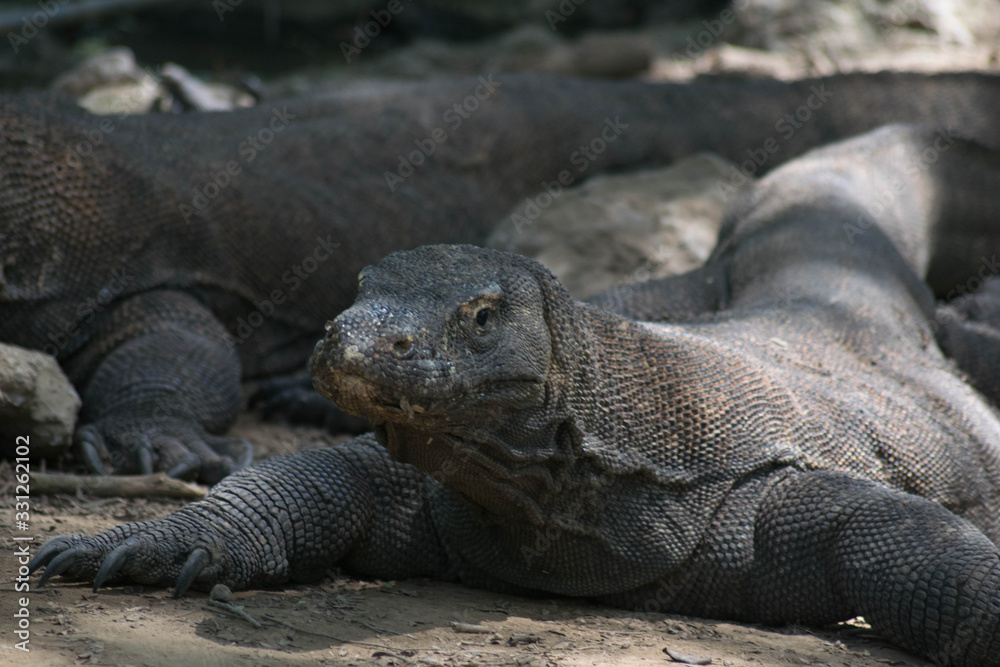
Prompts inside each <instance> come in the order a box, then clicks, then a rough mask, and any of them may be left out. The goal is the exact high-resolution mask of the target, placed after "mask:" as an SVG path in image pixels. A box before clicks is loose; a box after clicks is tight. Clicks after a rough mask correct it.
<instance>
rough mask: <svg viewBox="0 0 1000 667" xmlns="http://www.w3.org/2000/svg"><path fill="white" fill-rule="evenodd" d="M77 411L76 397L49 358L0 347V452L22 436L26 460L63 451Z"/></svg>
mask: <svg viewBox="0 0 1000 667" xmlns="http://www.w3.org/2000/svg"><path fill="white" fill-rule="evenodd" d="M79 410H80V397H79V396H78V395H77V393H76V390H75V389H74V388H73V385H72V384H70V381H69V380H68V379H66V376H65V375H64V374H63V372H62V370H61V369H60V368H59V364H58V363H57V362H56V360H55V358H54V357H52V356H50V355H47V354H43V353H41V352H36V351H35V350H26V349H24V348H21V347H16V346H13V345H6V344H3V343H0V441H2V443H3V447H0V452H3V451H6V450H8V449H10V448H11V446H13V443H14V439H15V438H17V437H18V436H24V435H26V436H29V437H30V438H31V453H32V456H35V455H38V456H43V457H44V456H52V455H54V454H58V453H60V452H63V451H65V450H66V449H67V448H68V447H69V446H70V444H71V443H72V442H73V427H74V425H75V423H76V414H77V412H78V411H79Z"/></svg>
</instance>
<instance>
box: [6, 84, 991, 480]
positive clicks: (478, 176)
mask: <svg viewBox="0 0 1000 667" xmlns="http://www.w3.org/2000/svg"><path fill="white" fill-rule="evenodd" d="M998 108H1000V77H998V76H991V75H984V74H942V75H937V76H921V75H910V74H890V73H886V74H875V75H872V74H845V75H839V76H833V77H827V78H818V79H810V80H804V81H797V82H779V81H727V80H720V81H703V82H695V83H692V84H689V85H679V84H662V85H652V84H642V83H637V82H624V83H608V82H597V81H589V82H588V81H574V80H570V79H558V78H550V77H539V76H531V75H516V76H515V75H498V76H496V77H485V76H484V77H481V78H470V79H458V80H450V81H439V82H421V83H417V84H378V85H372V86H369V87H366V88H361V89H351V90H345V91H342V92H338V93H336V94H333V95H328V96H322V97H307V98H302V99H297V100H284V101H280V102H274V103H265V104H262V105H261V106H259V107H258V108H254V109H246V110H241V111H235V112H232V113H198V114H185V115H181V116H163V115H160V116H157V115H151V116H137V117H126V118H118V117H104V118H101V117H98V116H93V115H90V114H87V113H85V112H83V111H82V110H80V109H78V108H76V107H75V105H73V104H72V103H71V102H70V101H67V100H63V99H61V98H58V97H52V96H50V95H37V96H10V97H0V340H2V341H4V342H7V343H14V344H17V345H21V346H23V347H29V348H34V349H41V350H45V351H48V352H51V353H53V354H55V355H56V356H57V357H58V359H59V362H60V364H62V366H63V368H64V369H65V370H66V372H67V374H68V375H69V376H70V379H71V380H72V381H73V382H74V384H75V385H76V386H77V388H78V389H79V391H80V394H81V397H82V398H83V409H82V412H81V414H80V425H79V427H78V429H77V443H78V444H79V445H80V451H81V453H82V454H83V455H84V458H85V460H86V461H87V462H88V463H89V464H90V467H91V468H92V469H93V470H94V471H95V472H101V473H104V472H115V473H130V472H132V473H134V472H143V473H145V472H150V471H152V470H165V471H168V472H169V473H170V474H172V475H177V476H185V477H197V478H198V479H199V480H201V481H203V482H207V483H212V482H215V481H218V480H219V479H220V478H221V477H223V476H225V475H226V474H228V473H229V472H231V471H232V470H234V469H236V468H239V467H240V466H241V465H242V464H243V462H244V461H245V460H246V459H247V456H248V455H249V452H250V450H249V446H248V444H247V443H245V442H242V441H240V440H238V439H235V438H225V437H222V436H221V435H220V434H222V433H224V431H225V430H226V429H227V428H228V426H229V425H230V424H231V423H232V421H233V420H234V419H235V417H236V415H237V413H238V411H239V409H240V404H241V393H240V389H241V388H240V381H241V379H243V378H254V377H258V378H259V377H265V376H275V375H280V374H286V373H292V372H294V371H297V370H300V369H303V368H304V366H305V362H306V360H307V359H308V357H309V353H310V351H311V349H312V345H313V343H314V341H315V340H316V339H317V338H318V337H319V336H320V335H321V334H322V327H323V322H324V321H325V320H326V319H327V318H329V317H331V316H332V315H333V314H336V313H338V312H340V311H341V310H343V309H345V308H347V307H348V306H349V305H350V304H351V299H352V298H353V289H354V282H355V276H356V275H357V273H358V271H359V270H360V269H361V268H362V267H363V266H365V265H366V264H371V263H373V262H375V261H378V260H379V259H380V258H382V257H383V256H385V255H386V254H388V253H389V252H391V251H393V250H399V249H406V248H413V247H416V246H418V245H422V244H425V243H478V242H482V241H483V240H485V238H486V236H487V234H488V232H489V231H490V228H491V227H492V225H493V224H494V223H495V222H496V221H497V220H499V218H500V216H502V215H504V214H505V213H506V212H508V211H509V210H510V208H511V207H512V206H514V205H515V204H516V203H517V202H518V201H521V200H522V198H524V197H529V196H530V197H534V196H535V195H537V194H538V193H539V192H547V190H546V188H547V187H548V188H551V187H553V186H552V184H555V187H558V188H561V187H563V186H564V185H565V184H566V183H567V182H568V181H572V182H573V183H577V182H580V181H582V180H583V179H584V178H586V177H588V176H590V175H591V174H593V173H595V172H597V171H600V170H608V169H622V168H635V167H637V166H639V165H642V164H655V163H659V164H666V163H669V162H671V161H673V160H675V159H677V158H679V157H683V156H686V155H690V154H692V153H694V152H696V151H700V150H709V151H714V152H716V153H718V154H719V155H722V156H723V157H726V158H728V159H730V160H733V161H734V162H736V163H741V164H742V163H749V167H744V168H745V169H746V170H747V173H753V172H758V171H759V172H763V171H766V170H770V169H771V168H773V167H775V166H777V165H778V164H780V163H782V162H784V161H787V160H788V159H790V158H792V157H794V156H796V155H799V154H801V153H803V152H804V151H806V150H808V149H810V148H814V147H816V146H819V145H821V144H823V143H826V142H828V141H832V140H836V139H843V138H846V137H848V136H852V135H854V134H858V133H861V132H864V131H868V130H871V129H874V128H875V127H877V126H879V125H882V124H885V123H889V122H896V121H898V122H911V123H926V124H930V125H935V126H938V127H941V128H945V129H946V130H951V131H954V132H958V133H960V134H962V135H963V136H969V137H972V138H976V139H978V140H980V141H983V142H985V143H987V144H989V145H992V146H995V147H1000V129H998V127H997V124H996V122H995V110H996V109H998ZM179 361H183V363H178V362H179Z"/></svg>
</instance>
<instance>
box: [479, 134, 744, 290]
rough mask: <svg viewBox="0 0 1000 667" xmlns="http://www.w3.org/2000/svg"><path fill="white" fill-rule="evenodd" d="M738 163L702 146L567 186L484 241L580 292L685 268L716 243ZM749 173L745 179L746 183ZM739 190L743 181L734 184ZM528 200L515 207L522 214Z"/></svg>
mask: <svg viewBox="0 0 1000 667" xmlns="http://www.w3.org/2000/svg"><path fill="white" fill-rule="evenodd" d="M734 170H738V167H736V166H735V165H733V164H732V163H730V162H728V161H726V160H723V159H722V158H720V157H718V156H716V155H712V154H700V155H696V156H693V157H690V158H687V159H685V160H682V161H680V162H677V163H676V164H674V165H672V166H670V167H667V168H664V169H657V170H650V171H643V172H637V173H631V174H621V175H612V176H598V177H596V178H594V179H591V180H589V181H587V182H586V183H585V184H583V185H582V186H580V187H578V188H572V189H567V190H564V191H563V192H562V193H561V194H560V195H558V196H557V197H555V198H554V199H552V201H551V204H549V205H547V206H545V205H543V204H544V201H545V197H547V196H548V195H547V193H543V194H542V195H541V196H540V197H538V196H536V197H534V198H533V199H534V200H535V201H536V202H537V203H538V204H539V208H540V209H542V210H541V213H540V214H539V215H538V217H536V218H535V219H534V220H532V221H531V222H530V223H529V224H522V225H521V229H520V230H518V229H517V225H515V224H514V222H513V221H512V219H511V216H510V215H508V216H507V217H505V218H504V219H503V220H502V221H501V222H500V224H499V225H498V227H497V228H496V230H495V231H494V232H493V234H492V235H491V237H490V239H489V240H488V241H487V245H488V246H490V247H493V248H498V249H500V250H507V251H510V252H516V253H520V254H522V255H527V256H528V257H532V258H534V259H536V260H538V261H540V262H541V263H543V264H545V265H546V266H547V267H549V268H550V269H551V270H552V272H553V273H555V274H556V276H558V277H559V279H560V280H561V281H562V282H563V284H564V285H566V287H567V288H568V289H569V291H570V293H571V294H572V295H573V296H574V297H575V298H577V299H583V298H586V297H588V296H591V295H593V294H597V293H599V292H603V291H605V290H608V289H611V288H613V287H616V286H620V285H625V284H630V283H634V282H640V281H642V280H648V279H650V278H660V277H663V276H667V275H673V274H677V273H683V272H684V271H688V270H690V269H693V268H695V267H697V266H699V265H700V264H701V263H702V262H704V261H705V259H706V258H707V257H708V255H709V253H710V252H711V250H712V247H713V246H714V245H715V238H716V235H717V233H718V228H719V225H720V224H721V222H722V218H723V215H724V214H725V211H726V209H727V207H728V204H729V202H730V201H731V200H732V196H735V193H731V195H730V197H729V201H724V200H723V198H722V196H721V194H720V190H719V184H720V183H722V182H726V183H728V182H729V181H730V178H731V176H732V174H733V172H734ZM749 185H750V182H749V180H748V181H747V182H746V183H744V185H743V186H742V188H743V189H745V188H747V187H749ZM737 191H739V189H738V190H737ZM526 207H527V203H526V202H521V204H520V205H518V206H517V207H515V209H514V211H512V213H511V214H512V215H513V214H514V213H516V214H518V215H520V216H524V215H525V209H526Z"/></svg>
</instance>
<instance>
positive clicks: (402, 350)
mask: <svg viewBox="0 0 1000 667" xmlns="http://www.w3.org/2000/svg"><path fill="white" fill-rule="evenodd" d="M392 353H393V354H394V355H396V357H397V358H399V359H406V358H408V357H409V356H410V355H412V354H413V336H406V337H404V338H400V339H399V340H397V341H396V342H395V343H393V344H392Z"/></svg>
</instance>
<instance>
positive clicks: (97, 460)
mask: <svg viewBox="0 0 1000 667" xmlns="http://www.w3.org/2000/svg"><path fill="white" fill-rule="evenodd" d="M77 437H78V440H79V443H80V455H81V456H82V457H83V460H84V462H85V463H86V464H87V467H88V468H90V471H91V472H92V473H94V474H95V475H107V474H108V471H107V470H106V469H105V468H104V462H103V461H102V460H101V455H100V453H98V447H97V443H98V442H99V441H98V439H99V438H101V434H100V433H98V432H97V429H95V428H94V427H93V426H84V427H82V428H81V429H80V432H79V434H78V436H77Z"/></svg>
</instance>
